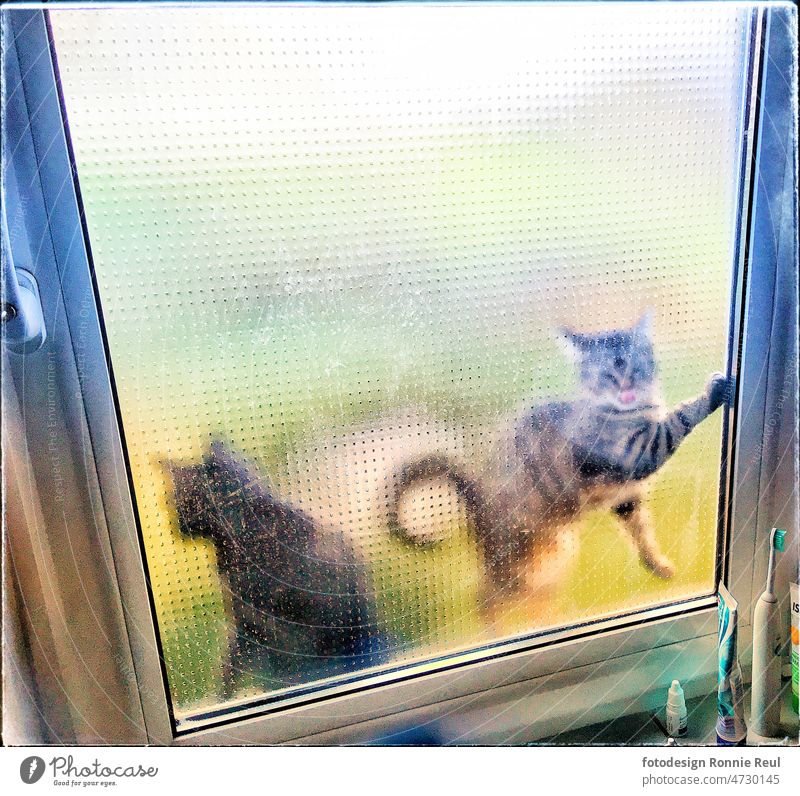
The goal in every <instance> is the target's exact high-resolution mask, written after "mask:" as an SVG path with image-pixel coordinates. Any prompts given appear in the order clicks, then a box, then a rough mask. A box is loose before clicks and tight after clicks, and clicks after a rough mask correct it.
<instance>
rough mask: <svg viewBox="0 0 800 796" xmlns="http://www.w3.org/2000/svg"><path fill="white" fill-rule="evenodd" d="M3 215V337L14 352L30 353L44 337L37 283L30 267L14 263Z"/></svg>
mask: <svg viewBox="0 0 800 796" xmlns="http://www.w3.org/2000/svg"><path fill="white" fill-rule="evenodd" d="M2 217H3V247H2V260H3V294H2V299H3V301H2V309H0V323H2V335H3V341H4V342H5V344H6V346H7V348H8V350H9V351H12V352H13V353H15V354H30V353H32V352H33V351H38V350H39V349H40V348H41V347H42V344H43V343H44V341H45V339H46V338H47V331H46V329H45V326H44V313H43V312H42V301H41V299H40V297H39V286H38V285H37V284H36V279H34V276H33V274H32V273H30V271H26V270H25V269H24V268H17V267H15V265H14V256H13V254H12V252H11V238H10V236H9V234H8V223H7V222H6V215H5V212H3V213H2Z"/></svg>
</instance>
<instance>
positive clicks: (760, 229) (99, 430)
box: [2, 3, 798, 744]
mask: <svg viewBox="0 0 800 796" xmlns="http://www.w3.org/2000/svg"><path fill="white" fill-rule="evenodd" d="M141 13H143V14H146V13H148V11H147V8H142V10H141ZM187 13H191V12H190V11H189V12H187ZM2 15H3V17H2V22H3V37H4V45H5V46H4V52H5V61H4V64H3V69H4V76H5V81H4V85H5V92H4V96H3V100H4V111H5V118H6V119H7V120H8V124H7V127H8V130H7V131H6V132H5V133H4V139H3V177H4V186H3V188H4V196H3V198H4V202H6V212H7V218H8V226H9V233H10V237H11V249H12V251H13V252H14V261H15V263H16V265H17V266H23V267H26V268H28V269H29V270H30V271H31V272H33V273H34V274H35V276H36V278H37V280H38V283H39V289H40V293H41V298H42V304H43V309H44V315H45V324H46V327H47V331H48V340H47V342H46V344H45V347H44V348H43V349H42V350H40V351H39V352H36V353H33V354H29V355H25V356H24V357H20V356H17V355H14V354H9V353H7V352H5V351H4V352H3V369H4V387H3V413H4V428H6V432H5V434H4V437H5V439H4V445H5V446H6V450H4V461H6V462H7V465H8V466H7V467H5V468H4V487H5V490H6V494H7V495H9V496H10V498H9V499H12V498H13V500H15V501H16V502H17V504H18V505H17V506H15V507H13V508H12V509H9V511H10V513H9V520H8V522H7V523H6V531H7V539H8V552H9V559H8V561H9V564H11V565H13V566H11V569H12V570H13V572H14V573H16V575H17V577H16V586H17V588H19V591H20V593H21V595H22V598H23V603H24V605H25V606H26V607H27V606H31V605H37V604H38V605H40V606H41V607H40V608H39V609H38V613H37V614H36V615H35V616H33V617H31V616H28V617H27V619H26V620H25V621H26V623H27V631H28V633H31V632H33V633H35V634H36V639H37V644H36V645H35V647H36V648H35V649H34V650H33V653H32V655H33V665H32V669H33V671H34V672H35V673H37V675H36V676H37V679H40V680H41V682H37V688H38V689H39V691H40V692H41V693H45V694H48V693H49V694H51V695H52V698H53V699H56V700H58V699H62V700H66V701H67V702H69V703H70V704H71V705H73V706H74V705H78V706H79V707H78V708H75V709H72V707H67V708H65V710H63V711H56V710H55V709H52V708H45V709H46V710H52V713H53V716H51V717H50V722H49V724H51V725H52V726H51V727H50V729H51V731H52V733H51V734H52V735H55V736H58V737H57V738H54V740H61V741H67V742H68V741H72V742H79V743H81V742H85V743H93V742H94V743H100V742H117V743H159V744H172V743H175V744H206V743H216V744H218V743H279V742H288V741H293V742H309V743H313V742H325V743H342V742H353V741H366V740H368V739H369V738H375V737H382V738H384V739H388V738H390V737H391V735H392V733H394V732H397V731H400V730H402V729H403V728H404V727H407V726H409V725H420V724H426V723H429V724H431V726H434V727H435V728H436V729H437V731H438V732H440V733H442V734H443V737H446V738H447V739H449V740H451V741H452V742H481V743H494V742H522V741H530V740H535V739H538V738H542V737H545V736H548V735H551V734H554V733H555V732H557V731H559V730H561V729H563V728H564V727H567V726H573V727H578V726H582V725H586V724H589V723H593V722H595V721H602V720H606V719H609V718H611V717H613V716H617V715H619V714H620V712H629V713H630V712H635V711H639V710H649V709H653V708H655V707H656V706H657V705H658V704H659V703H660V701H661V699H662V697H663V691H664V689H666V687H667V686H668V684H669V682H670V681H671V680H672V679H673V678H674V677H679V678H680V679H681V680H682V681H684V682H685V683H686V684H687V691H688V694H689V696H693V695H699V694H701V693H708V692H709V691H710V690H712V689H713V687H714V684H715V682H716V668H717V664H716V627H717V619H716V600H715V597H714V596H707V597H700V598H696V599H690V600H686V601H682V602H680V603H676V604H671V605H664V606H660V607H658V608H654V609H648V610H642V611H638V612H635V613H631V614H626V615H624V616H619V617H615V618H611V619H605V620H602V621H597V622H588V623H585V624H581V625H578V626H573V627H570V628H569V629H568V630H563V631H558V632H554V633H549V632H548V633H540V634H534V635H531V636H527V637H525V638H524V639H522V640H519V641H513V642H508V643H500V644H497V645H490V646H487V647H485V648H481V649H478V650H474V651H471V652H468V653H463V654H459V655H453V656H446V657H444V658H442V659H440V660H439V661H438V662H437V663H436V664H435V665H432V664H431V663H430V662H426V663H424V664H420V665H410V666H403V667H398V668H397V669H396V670H393V671H390V672H388V673H383V674H369V673H365V674H364V675H363V676H360V677H357V678H354V679H353V681H351V682H347V683H343V684H339V685H336V686H333V687H331V688H326V689H323V690H320V689H318V688H316V687H313V686H310V687H308V688H307V689H304V690H302V691H301V692H299V693H298V694H297V695H295V696H293V697H291V698H289V699H282V700H280V701H272V700H270V699H268V698H267V699H265V700H263V704H260V705H258V706H257V707H248V708H243V709H242V710H240V711H237V712H230V711H228V710H227V709H226V710H221V711H220V712H219V715H217V716H215V717H213V718H212V719H211V720H210V721H206V722H203V723H200V722H197V723H196V725H192V724H186V725H182V727H181V730H180V732H176V729H175V726H174V722H173V716H172V713H171V707H170V704H169V700H168V697H167V693H166V689H165V672H164V667H163V663H162V661H161V660H160V657H159V652H158V650H159V644H158V640H157V638H156V630H155V620H154V616H155V613H154V607H153V603H152V597H151V595H150V594H149V592H148V587H147V573H146V564H145V563H144V550H143V547H142V545H141V537H140V534H139V532H138V529H137V523H136V514H135V504H134V499H133V486H132V482H131V480H130V477H129V468H128V467H127V463H126V454H125V448H124V439H123V433H122V426H121V422H120V415H119V412H118V407H117V406H116V404H115V400H114V394H113V390H112V383H113V374H112V373H111V372H110V369H111V364H113V363H111V364H109V362H110V360H109V359H108V358H107V356H106V352H107V347H106V344H105V342H104V339H105V338H104V332H103V329H102V320H101V318H100V317H99V316H98V313H97V309H96V305H95V304H94V303H93V302H88V301H87V296H90V297H94V296H95V295H96V286H95V285H94V284H93V273H92V268H91V265H90V253H89V249H88V246H87V240H90V232H91V230H89V231H88V234H89V237H87V230H86V228H85V223H84V220H83V219H82V217H81V212H80V208H81V204H80V197H79V194H78V183H77V182H76V181H75V180H74V178H73V177H74V175H73V173H72V163H73V158H72V153H71V151H70V146H69V140H68V136H67V135H66V134H65V129H64V117H63V115H62V107H61V98H60V94H59V87H58V84H57V80H56V72H55V68H54V58H57V54H55V55H54V52H53V43H52V37H51V36H50V33H49V26H48V21H47V16H46V12H45V11H43V10H41V9H37V8H30V9H20V8H17V9H13V8H6V9H5V10H3V11H2ZM795 25H796V11H795V9H794V7H793V6H791V5H790V4H788V3H787V4H764V5H761V6H758V7H754V8H753V11H752V35H751V39H750V47H751V56H750V59H749V65H750V69H751V71H752V80H751V81H748V85H749V86H750V87H751V88H756V87H757V89H758V90H757V91H751V92H749V93H748V96H747V97H746V98H745V103H744V113H745V117H744V119H743V124H744V129H745V130H746V132H747V134H746V136H745V141H746V144H745V149H744V150H743V152H742V158H741V164H742V165H741V168H742V185H743V186H744V189H743V191H742V201H741V212H740V219H741V223H740V229H741V240H740V241H739V246H738V255H737V265H736V270H737V277H736V283H735V294H736V300H735V303H738V304H739V305H740V306H741V307H743V308H744V309H743V312H742V313H741V317H742V318H743V319H744V320H743V328H742V329H739V324H738V322H737V321H736V317H738V313H735V312H734V313H733V316H734V317H733V318H732V328H731V334H732V339H734V340H737V339H739V338H740V337H741V340H742V341H744V343H743V345H742V347H741V351H739V352H737V355H736V356H734V357H733V358H732V359H733V362H732V364H731V373H732V375H734V376H735V377H736V379H737V393H738V395H737V406H738V407H740V409H739V410H738V416H737V411H735V410H730V411H729V412H728V416H727V418H726V423H725V425H726V428H730V429H735V432H736V433H726V434H725V439H726V451H727V455H728V457H730V458H731V459H732V460H733V462H734V464H733V468H732V470H731V472H730V478H727V477H726V478H723V489H722V491H723V496H722V498H723V499H722V506H723V510H722V511H721V524H720V528H721V530H720V544H721V545H722V549H723V551H724V552H723V554H722V555H721V557H720V562H721V566H720V571H719V572H718V577H720V578H723V579H725V581H726V582H727V583H729V584H731V586H732V589H733V591H734V593H735V594H736V596H737V598H738V599H739V600H740V603H741V607H742V610H741V614H742V629H741V646H742V650H743V653H744V657H745V661H746V657H747V649H748V647H749V642H748V638H749V636H748V633H749V621H750V612H751V607H752V603H753V599H754V589H755V584H757V583H759V582H760V580H761V577H762V574H763V570H764V567H765V561H766V555H765V552H766V551H765V550H764V549H762V548H763V545H761V544H760V543H759V544H757V543H756V542H757V534H756V529H760V530H763V527H762V526H763V524H764V523H768V524H775V523H777V522H779V521H781V522H782V524H783V525H784V526H788V527H790V528H795V527H796V526H797V489H796V476H795V474H794V473H795V470H794V468H795V467H796V460H797V428H796V415H797V413H796V400H797V395H798V390H797V297H796V286H797V274H796V253H797V208H796V204H795V203H794V200H793V189H794V185H795V181H796V173H797V171H796V144H795V142H796V129H795V121H794V118H793V114H792V107H793V105H792V103H793V101H795V97H794V95H793V86H795V85H796V83H795V79H796V78H795V73H794V71H793V70H794V66H793V64H794V62H793V60H792V54H791V47H792V35H793V31H794V26H795ZM98 112H102V109H98ZM765 118H769V119H770V123H769V124H765V122H764V120H765ZM78 176H79V175H78ZM776 219H782V223H778V224H776V223H775V221H776ZM740 332H741V335H740ZM54 371H55V375H54ZM48 379H50V381H48ZM53 380H55V381H53ZM54 383H55V384H56V386H57V390H56V393H57V395H58V401H59V402H60V407H59V411H58V412H56V413H55V414H53V412H52V411H49V405H48V403H47V401H48V395H47V389H48V388H47V385H48V384H49V385H51V386H52V385H53V384H54ZM43 385H44V386H43ZM776 385H777V388H776ZM787 396H788V397H787ZM778 399H780V400H781V401H782V402H781V403H779V402H778ZM789 402H792V403H793V405H794V407H795V408H794V411H789V410H788V409H787V407H788V405H789ZM46 412H47V414H46V416H45V413H46ZM765 438H766V439H768V440H769V444H768V445H764V444H763V440H764V439H765ZM54 442H55V445H56V448H57V449H58V450H59V451H61V452H62V453H61V459H60V461H59V469H58V472H59V478H60V479H61V483H60V485H59V488H60V490H61V492H62V494H63V496H64V500H63V502H59V501H44V502H43V501H39V500H37V499H36V495H46V494H48V488H49V486H51V485H52V479H53V467H54V463H53V453H52V451H53V445H54ZM772 474H775V475H774V476H773V475H772ZM787 474H788V480H787ZM733 484H735V492H734V491H733V490H732V489H731V486H732V485H733ZM66 550H70V551H71V552H72V553H75V551H78V558H77V559H75V558H74V555H73V559H74V560H73V561H72V562H69V561H65V558H64V551H66ZM90 562H95V563H98V564H99V563H101V562H102V564H103V566H101V567H98V569H100V570H102V572H101V573H100V575H98V576H97V577H94V578H93V579H87V578H86V577H85V576H84V574H85V569H82V567H85V566H86V565H87V564H88V563H90ZM25 572H28V573H34V574H36V577H33V575H31V577H26V578H23V577H22V574H23V573H25ZM4 605H5V603H4ZM84 624H88V627H89V628H93V629H94V632H93V633H91V632H90V633H79V634H75V635H74V636H73V638H71V639H70V641H71V643H70V644H66V643H64V641H63V639H59V637H58V636H59V632H58V629H59V628H66V629H67V630H69V628H70V627H72V628H75V627H78V626H80V627H83V626H84ZM40 647H41V648H40ZM37 650H38V652H37ZM37 656H38V658H37ZM47 656H50V659H51V660H50V663H49V668H50V671H49V672H47V673H42V672H43V667H44V663H42V661H43V660H44V658H47ZM37 660H38V661H39V665H38V666H37ZM44 668H47V667H44ZM45 701H46V700H43V704H44V702H45ZM57 713H58V714H60V715H56V714H57ZM64 714H66V715H64ZM53 727H56V728H57V729H56V730H53ZM464 728H466V729H464ZM45 735H47V733H46V732H45Z"/></svg>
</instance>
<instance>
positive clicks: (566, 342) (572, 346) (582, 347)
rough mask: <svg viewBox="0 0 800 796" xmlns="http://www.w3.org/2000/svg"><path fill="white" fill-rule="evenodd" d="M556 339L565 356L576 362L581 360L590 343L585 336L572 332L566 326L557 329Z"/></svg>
mask: <svg viewBox="0 0 800 796" xmlns="http://www.w3.org/2000/svg"><path fill="white" fill-rule="evenodd" d="M557 339H558V342H559V345H560V346H561V347H562V348H563V349H564V352H565V353H566V355H567V356H568V357H569V358H570V359H574V360H576V361H578V360H580V359H581V357H582V356H583V354H584V352H585V351H586V349H587V348H588V347H589V342H590V341H589V338H588V337H587V336H586V335H584V334H581V333H580V332H574V331H572V329H569V328H568V327H566V326H562V327H561V328H560V329H558V332H557Z"/></svg>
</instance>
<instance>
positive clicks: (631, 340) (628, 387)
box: [561, 310, 660, 411]
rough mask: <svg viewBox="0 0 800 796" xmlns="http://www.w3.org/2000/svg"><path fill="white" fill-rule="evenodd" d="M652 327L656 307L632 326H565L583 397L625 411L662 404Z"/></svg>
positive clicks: (563, 335) (565, 338) (564, 339)
mask: <svg viewBox="0 0 800 796" xmlns="http://www.w3.org/2000/svg"><path fill="white" fill-rule="evenodd" d="M652 330H653V311H652V310H647V311H646V312H645V313H644V315H643V316H642V317H641V318H640V319H639V321H638V322H637V323H636V324H635V325H634V326H633V327H631V328H629V329H619V330H614V331H609V332H597V333H592V334H584V333H581V332H575V331H573V330H571V329H562V330H561V337H562V339H563V341H564V342H565V343H566V345H567V347H568V349H569V351H570V353H571V354H572V355H573V357H574V359H575V362H576V364H577V366H578V376H579V379H580V387H581V392H582V395H583V397H584V398H585V399H587V400H589V401H591V402H592V403H596V404H600V405H603V406H610V407H612V408H614V409H618V410H621V411H634V410H636V409H639V408H640V407H642V406H645V405H652V404H658V403H660V388H659V384H658V373H657V368H656V361H655V356H654V354H653V340H652Z"/></svg>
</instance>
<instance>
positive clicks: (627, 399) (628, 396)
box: [619, 390, 636, 404]
mask: <svg viewBox="0 0 800 796" xmlns="http://www.w3.org/2000/svg"><path fill="white" fill-rule="evenodd" d="M619 400H620V401H621V402H622V403H624V404H632V403H633V402H634V401H635V400H636V393H635V392H634V391H633V390H621V391H620V394H619Z"/></svg>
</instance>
